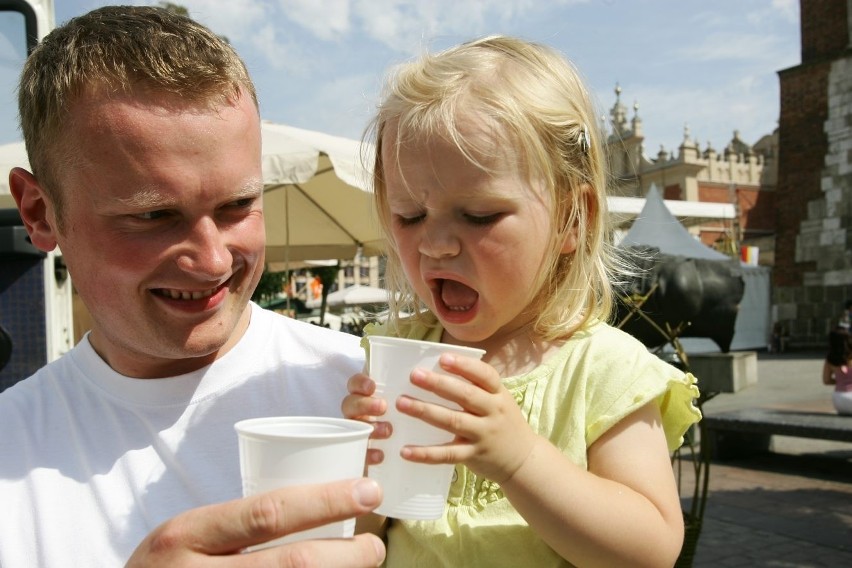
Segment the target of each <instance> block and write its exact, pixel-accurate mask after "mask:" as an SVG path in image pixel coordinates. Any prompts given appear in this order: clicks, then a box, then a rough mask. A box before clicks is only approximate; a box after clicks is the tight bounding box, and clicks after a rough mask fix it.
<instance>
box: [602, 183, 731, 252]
mask: <svg viewBox="0 0 852 568" xmlns="http://www.w3.org/2000/svg"><path fill="white" fill-rule="evenodd" d="M644 201H645V204H644V205H643V207H642V210H641V211H640V212H639V215H638V216H637V217H636V220H635V221H634V222H633V224H632V225H631V226H630V230H628V231H627V234H626V235H624V238H623V239H622V240H621V242H620V243H619V246H621V247H629V246H642V245H644V246H652V247H657V248H658V249H660V251H662V252H664V253H665V254H671V255H674V256H685V257H687V258H706V259H708V260H730V259H731V257H729V256H727V255H725V254H722V253H721V252H719V251H717V250H713V249H712V248H710V247H708V246H707V245H705V244H704V243H702V242H701V241H699V240H698V239H696V238H695V237H693V236H692V235H691V234H690V233H689V231H687V230H686V228H685V227H684V226H683V225H682V224H681V223H680V222H679V221H678V220H677V219H676V218H675V216H674V215H673V214H672V212H671V211H669V209H668V207H667V206H666V204H665V203H664V202H663V199H662V197H661V196H660V192H659V191H657V186H655V185H652V186H651V187H650V188H649V189H648V195H647V196H646V198H645V200H644Z"/></svg>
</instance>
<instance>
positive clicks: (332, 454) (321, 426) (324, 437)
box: [234, 416, 373, 551]
mask: <svg viewBox="0 0 852 568" xmlns="http://www.w3.org/2000/svg"><path fill="white" fill-rule="evenodd" d="M234 428H235V429H236V431H237V435H238V437H239V447H240V473H241V474H242V480H243V495H244V496H249V495H254V494H256V493H263V492H266V491H271V490H273V489H278V488H279V487H285V486H289V485H309V484H315V483H325V482H329V481H338V480H341V479H352V478H356V477H362V476H363V475H364V462H365V459H366V456H367V439H368V438H369V436H370V433H371V432H372V431H373V427H372V425H370V424H367V423H366V422H360V421H357V420H346V419H343V418H325V417H317V416H274V417H268V418H252V419H248V420H242V421H240V422H237V423H236V424H235V425H234ZM354 531H355V519H348V520H346V521H340V522H337V523H330V524H327V525H323V526H320V527H316V528H313V529H309V530H305V531H301V532H297V533H293V534H290V535H287V536H285V537H281V538H278V539H275V540H273V541H270V542H267V543H264V544H261V545H257V546H254V547H251V548H250V549H249V550H250V551H251V550H259V549H261V548H267V547H269V546H276V545H279V544H284V543H288V542H295V541H298V540H305V539H313V538H348V537H351V536H352V535H353V534H354Z"/></svg>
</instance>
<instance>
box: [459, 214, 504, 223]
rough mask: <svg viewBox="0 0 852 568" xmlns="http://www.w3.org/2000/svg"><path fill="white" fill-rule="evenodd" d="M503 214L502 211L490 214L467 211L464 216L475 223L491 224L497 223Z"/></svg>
mask: <svg viewBox="0 0 852 568" xmlns="http://www.w3.org/2000/svg"><path fill="white" fill-rule="evenodd" d="M502 215H503V214H502V213H491V214H489V215H473V214H471V213H465V215H464V216H465V219H467V220H468V222H470V223H473V224H474V225H490V224H492V223H496V222H497V220H498V219H500V217H501V216H502Z"/></svg>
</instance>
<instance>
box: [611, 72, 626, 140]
mask: <svg viewBox="0 0 852 568" xmlns="http://www.w3.org/2000/svg"><path fill="white" fill-rule="evenodd" d="M609 114H610V116H611V117H612V129H613V133H616V134H623V133H625V132H627V108H626V107H625V106H624V104H623V103H622V102H621V86H620V85H619V84H618V83H616V84H615V104H614V105H612V110H610V111H609Z"/></svg>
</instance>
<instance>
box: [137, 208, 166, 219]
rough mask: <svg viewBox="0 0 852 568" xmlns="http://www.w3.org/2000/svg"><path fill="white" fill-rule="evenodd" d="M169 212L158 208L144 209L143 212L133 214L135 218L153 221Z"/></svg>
mask: <svg viewBox="0 0 852 568" xmlns="http://www.w3.org/2000/svg"><path fill="white" fill-rule="evenodd" d="M168 214H169V212H168V211H166V210H165V209H158V210H156V211H145V212H144V213H137V214H136V215H134V217H136V218H137V219H142V220H143V221H154V220H157V219H163V218H165V217H166V216H168Z"/></svg>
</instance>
